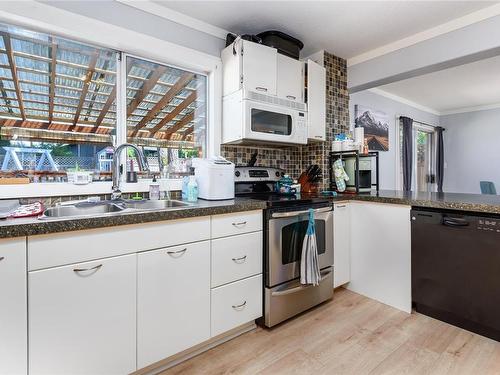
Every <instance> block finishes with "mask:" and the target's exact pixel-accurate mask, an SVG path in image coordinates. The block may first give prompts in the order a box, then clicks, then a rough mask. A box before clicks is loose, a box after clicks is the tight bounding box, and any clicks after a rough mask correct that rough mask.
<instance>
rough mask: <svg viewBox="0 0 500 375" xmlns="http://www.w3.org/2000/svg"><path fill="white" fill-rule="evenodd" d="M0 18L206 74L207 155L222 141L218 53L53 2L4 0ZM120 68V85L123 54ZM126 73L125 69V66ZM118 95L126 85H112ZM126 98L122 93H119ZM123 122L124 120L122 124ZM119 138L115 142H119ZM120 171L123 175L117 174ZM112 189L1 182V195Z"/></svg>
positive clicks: (107, 185) (120, 114)
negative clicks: (128, 27) (171, 40)
mask: <svg viewBox="0 0 500 375" xmlns="http://www.w3.org/2000/svg"><path fill="white" fill-rule="evenodd" d="M0 22H3V23H6V24H11V25H14V26H18V27H21V28H26V29H28V30H33V31H37V32H42V33H47V34H50V35H55V36H59V37H63V38H66V39H69V40H73V41H76V42H82V43H85V44H90V45H93V46H98V47H103V48H109V49H113V50H115V51H119V52H120V55H129V56H132V57H137V58H140V59H145V60H150V61H153V62H158V63H160V64H165V65H169V66H174V67H179V68H180V69H183V70H189V71H193V72H195V73H198V74H203V75H205V76H206V77H207V106H206V111H207V114H206V116H207V129H206V134H207V140H206V142H207V144H206V149H207V155H206V156H207V157H209V156H214V155H218V154H219V153H220V145H221V127H220V123H221V117H222V113H221V112H222V61H221V59H220V57H216V56H212V55H209V54H207V53H204V52H200V51H197V50H194V49H191V48H188V47H184V46H181V45H178V44H175V43H172V42H169V41H165V40H162V39H158V38H155V37H152V36H149V35H146V34H143V33H140V32H137V31H133V30H129V29H125V28H122V27H119V26H116V25H112V24H108V23H105V22H102V21H99V20H96V19H91V18H88V17H85V16H82V15H79V14H75V13H71V12H69V11H66V10H62V9H58V8H54V7H52V6H50V5H47V4H43V3H39V2H36V1H20V2H8V3H6V4H4V6H2V10H0ZM119 63H120V64H119V66H118V67H117V68H118V69H120V72H117V75H118V78H119V79H117V85H122V87H123V85H125V87H126V74H123V73H124V72H125V63H124V58H123V56H122V57H121V61H120V62H119ZM125 73H126V72H125ZM117 93H120V94H121V95H119V96H124V95H126V91H124V90H123V89H122V88H120V87H117ZM124 98H125V96H124ZM121 100H123V99H120V100H119V99H118V96H117V102H116V104H117V123H116V129H117V137H116V141H115V142H117V143H118V142H119V143H122V140H123V139H124V140H123V142H125V141H126V132H125V134H120V135H119V134H118V133H123V131H121V132H119V131H118V129H120V128H121V127H120V125H119V124H120V123H125V124H126V104H125V107H123V103H126V98H125V102H122V103H121V104H120V105H121V106H122V107H119V101H121ZM125 126H126V125H125ZM119 143H118V144H119ZM122 177H123V176H122ZM181 184H182V183H181V181H180V180H177V179H172V180H168V181H166V182H165V185H166V188H169V189H170V190H180V188H181ZM148 189H149V183H147V182H146V181H144V182H143V183H139V184H137V183H136V184H126V183H124V184H123V185H122V191H124V192H135V191H138V192H146V191H148ZM109 193H111V182H107V181H106V182H94V183H92V184H89V185H85V188H83V187H82V186H81V185H80V186H79V185H71V186H69V184H63V183H33V184H28V185H15V186H9V185H3V186H2V187H0V199H2V198H13V197H14V198H21V197H46V196H63V195H92V194H109Z"/></svg>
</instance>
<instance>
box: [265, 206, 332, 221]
mask: <svg viewBox="0 0 500 375" xmlns="http://www.w3.org/2000/svg"><path fill="white" fill-rule="evenodd" d="M313 211H314V213H321V212H328V211H332V207H322V208H316V209H315V210H313ZM307 213H309V210H302V211H291V212H273V214H272V215H271V217H272V218H280V217H293V216H299V215H305V214H307Z"/></svg>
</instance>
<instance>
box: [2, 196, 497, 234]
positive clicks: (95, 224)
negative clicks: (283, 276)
mask: <svg viewBox="0 0 500 375" xmlns="http://www.w3.org/2000/svg"><path fill="white" fill-rule="evenodd" d="M303 196H307V195H305V194H303ZM309 196H311V195H309ZM312 197H319V196H318V195H315V196H312ZM331 200H332V201H333V202H335V201H344V200H356V201H366V202H379V203H389V204H404V205H408V206H413V207H423V208H436V209H446V210H459V211H469V212H479V213H487V214H495V215H499V214H500V196H498V195H481V194H458V193H442V194H439V193H424V192H418V193H414V192H403V191H396V190H381V191H379V192H372V193H369V194H359V195H355V194H339V195H338V196H336V197H332V198H331ZM264 208H266V204H265V202H263V201H259V200H252V199H245V198H236V199H234V200H226V201H203V200H199V201H198V203H197V204H195V205H193V206H189V207H182V208H178V209H175V210H158V211H148V212H144V211H142V212H137V211H136V212H126V213H121V214H118V215H112V216H98V217H92V218H89V217H85V218H71V219H50V220H38V219H37V218H20V219H6V220H1V221H0V238H8V237H21V236H33V235H37V234H48V233H58V232H66V231H74V230H83V229H93V228H103V227H112V226H117V225H128V224H140V223H148V222H153V221H162V220H176V219H183V218H188V217H196V216H208V215H218V214H225V213H231V212H240V211H251V210H258V209H264Z"/></svg>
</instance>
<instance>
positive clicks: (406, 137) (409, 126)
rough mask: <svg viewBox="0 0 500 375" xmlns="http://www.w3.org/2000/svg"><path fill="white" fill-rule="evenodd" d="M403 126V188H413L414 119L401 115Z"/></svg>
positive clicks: (407, 189) (408, 189) (405, 189)
mask: <svg viewBox="0 0 500 375" xmlns="http://www.w3.org/2000/svg"><path fill="white" fill-rule="evenodd" d="M399 121H401V125H402V127H403V190H404V191H410V190H411V175H412V170H413V119H411V118H409V117H404V116H401V117H400V118H399Z"/></svg>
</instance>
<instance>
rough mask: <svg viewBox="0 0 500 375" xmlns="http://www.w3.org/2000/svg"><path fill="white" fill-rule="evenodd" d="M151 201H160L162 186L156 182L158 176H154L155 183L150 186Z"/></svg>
mask: <svg viewBox="0 0 500 375" xmlns="http://www.w3.org/2000/svg"><path fill="white" fill-rule="evenodd" d="M149 199H151V200H155V201H157V200H159V199H160V184H159V183H158V181H156V176H153V182H151V184H150V185H149Z"/></svg>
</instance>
